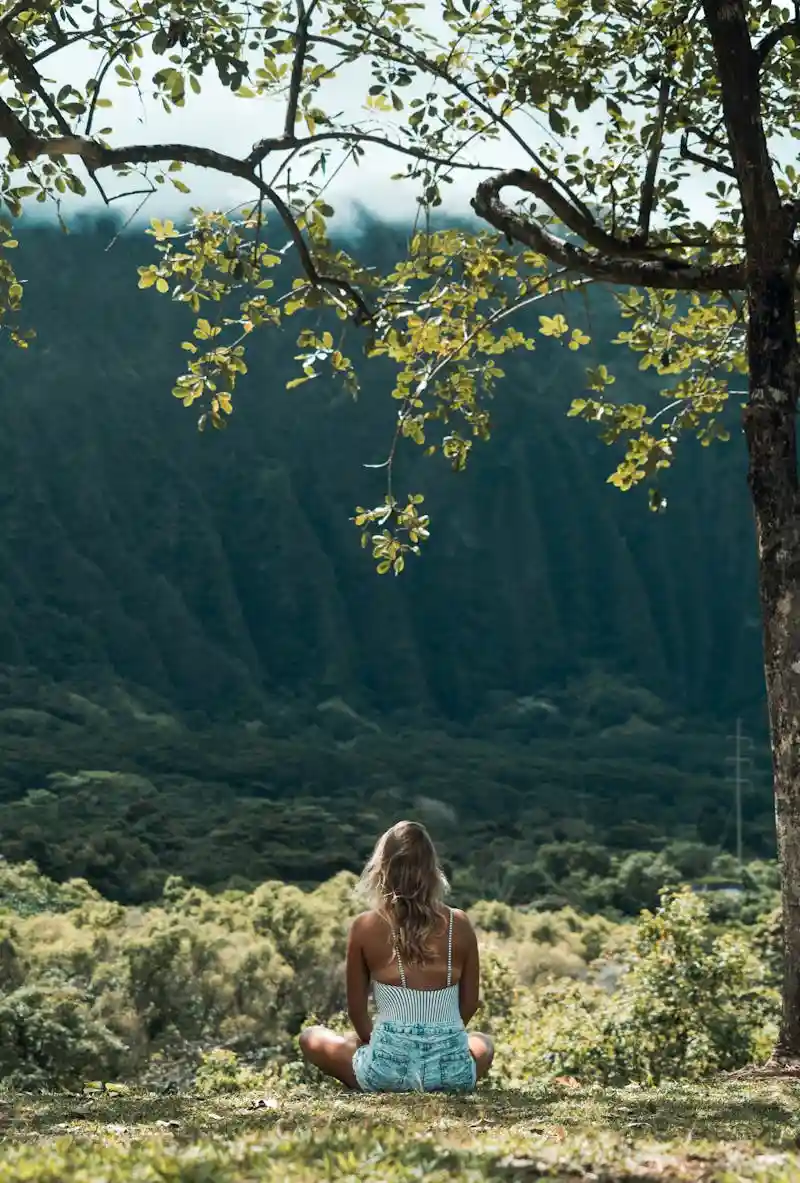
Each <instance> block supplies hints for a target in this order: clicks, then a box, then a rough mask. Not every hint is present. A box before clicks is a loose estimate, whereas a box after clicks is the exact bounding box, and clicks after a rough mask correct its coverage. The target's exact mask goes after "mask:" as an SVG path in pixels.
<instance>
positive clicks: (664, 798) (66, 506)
mask: <svg viewBox="0 0 800 1183" xmlns="http://www.w3.org/2000/svg"><path fill="white" fill-rule="evenodd" d="M370 233H371V235H372V239H373V243H372V248H373V251H374V256H375V258H376V259H377V260H378V261H379V262H380V259H381V252H383V253H384V254H386V255H388V252H389V250H390V248H391V238H392V237H393V235H394V234H395V232H393V231H388V230H381V229H379V228H373V229H372V230H371V231H370ZM112 234H113V227H109V226H105V227H103V226H94V227H89V228H87V229H86V230H85V231H83V232H81V233H74V234H71V235H68V236H65V235H63V234H62V233H60V232H59V231H58V230H57V229H55V228H52V229H45V228H41V229H36V228H34V229H29V230H28V231H27V232H26V233H25V234H23V235H22V237H21V245H20V249H19V252H18V255H19V259H18V263H17V265H18V268H19V271H20V273H21V274H22V275H24V276H25V278H26V280H27V290H26V294H25V307H26V315H27V316H28V317H29V318H30V320H31V322H32V323H34V324H35V325H36V327H37V330H38V337H37V339H36V341H35V342H34V343H33V345H32V346H31V348H30V349H29V350H27V351H19V350H12V349H10V348H5V349H4V351H3V368H2V380H1V381H2V408H3V418H2V432H0V570H1V571H2V579H0V854H4V855H5V856H6V857H7V858H10V859H14V860H20V859H25V858H33V859H35V860H36V861H37V862H38V863H39V864H40V865H41V867H42V869H43V870H44V871H45V872H46V873H48V874H51V875H53V876H55V877H57V878H65V877H68V876H70V875H76V874H77V875H86V876H87V877H88V878H89V879H90V880H91V881H92V882H93V883H94V884H95V885H97V886H98V887H99V888H100V889H101V890H103V891H105V892H106V893H108V894H111V895H112V896H114V897H115V898H120V899H127V900H139V899H146V898H152V897H153V896H154V895H155V896H157V895H158V893H159V892H160V890H161V886H162V885H163V883H164V880H165V878H166V877H167V876H168V875H169V874H172V873H177V874H181V875H184V876H186V877H187V878H188V879H191V880H193V881H195V882H201V883H204V884H207V885H209V886H219V885H221V884H224V883H226V882H230V881H231V879H232V878H233V879H235V880H237V881H242V882H245V883H254V882H259V881H260V880H262V879H265V878H269V877H276V878H278V877H280V878H285V879H291V880H294V881H300V882H305V883H313V882H319V881H320V880H322V879H324V878H326V877H327V876H329V875H330V874H332V873H334V872H335V871H336V870H338V869H340V868H342V867H348V868H349V869H352V870H355V869H357V867H358V865H359V861H360V860H361V859H362V858H363V857H364V855H365V854H366V851H367V850H368V848H369V845H370V843H371V842H372V841H373V840H374V836H375V833H376V832H377V831H378V830H379V829H380V828H381V827H382V826H384V825H387V824H390V823H391V822H392V821H394V820H397V817H398V815H400V814H403V813H408V812H411V811H414V812H415V813H417V814H420V815H422V816H424V817H425V818H426V820H427V821H428V822H429V824H430V825H431V826H432V828H433V830H434V832H435V833H436V836H437V838H439V839H440V841H441V842H442V846H443V850H444V853H445V855H446V857H448V858H451V859H453V860H454V864H455V865H456V866H457V867H460V875H461V878H460V887H459V890H460V891H461V893H462V895H466V897H472V898H474V897H475V896H477V895H491V894H494V895H500V896H503V897H505V898H512V899H515V900H518V901H521V902H524V901H526V900H529V899H531V898H533V897H536V898H538V897H540V896H541V895H542V893H543V892H544V893H545V894H547V893H548V892H551V891H552V890H553V887H554V885H556V886H557V888H558V892H560V893H562V894H561V895H558V894H557V897H556V898H558V899H560V898H562V895H563V892H565V891H566V893H567V894H566V896H564V897H563V898H566V899H569V900H571V901H573V902H577V903H579V904H580V903H581V902H583V903H585V904H586V906H591V907H599V906H605V905H606V904H608V903H609V901H611V903H612V904H613V905H614V906H615V907H620V908H623V909H628V910H631V909H632V910H634V911H635V909H636V908H637V907H639V906H641V905H642V902H646V901H648V900H650V899H651V898H652V899H654V898H655V896H654V895H653V893H654V892H655V891H657V889H658V888H659V887H660V886H661V885H662V883H663V882H664V881H665V878H664V876H665V875H666V876H667V878H668V877H669V874H670V873H671V872H670V871H669V870H666V871H665V867H664V865H663V864H662V863H659V862H658V861H656V863H654V864H653V865H652V866H651V865H650V863H648V862H647V860H645V862H644V863H641V862H638V863H637V862H636V861H635V860H636V858H637V857H638V856H632V857H633V858H634V861H633V862H628V861H626V859H627V852H630V851H637V850H648V849H649V850H650V851H651V852H653V851H658V850H659V849H660V848H661V847H662V846H663V845H664V843H666V842H668V841H670V840H674V839H678V840H681V841H683V842H686V841H688V842H690V843H691V842H697V841H700V842H702V843H705V844H706V845H707V846H722V847H723V848H727V849H728V850H730V849H731V846H732V843H733V836H734V827H733V823H732V792H731V787H730V784H728V783H726V780H725V777H726V772H727V771H729V768H726V763H725V761H726V757H728V756H730V754H731V752H732V748H731V746H730V744H729V743H728V742H727V740H726V735H727V734H729V733H730V732H731V730H732V729H733V725H734V721H735V719H736V717H737V716H742V717H743V718H744V722H745V728H746V730H747V731H748V732H749V733H750V734H751V735H756V736H757V735H759V734H760V735H762V736H763V709H762V699H763V696H762V675H761V670H760V656H759V649H760V645H759V631H758V619H757V611H758V609H757V597H756V591H755V579H754V573H755V564H754V559H753V549H754V544H753V539H752V534H751V525H750V514H749V509H748V502H747V491H746V486H745V474H744V463H743V449H742V448H741V447H740V446H739V442H738V441H737V440H734V441H733V442H732V443H730V444H728V445H717V446H715V447H712V448H710V449H708V450H707V451H702V450H701V449H700V448H698V447H694V446H693V445H692V444H691V443H690V442H689V443H687V444H686V446H685V450H683V451H682V452H681V453H680V456H679V462H678V465H677V466H676V469H675V471H674V472H672V473H670V474H668V481H667V492H668V494H669V510H668V512H667V513H666V514H665V515H663V516H654V515H652V514H650V513H649V512H648V511H647V509H646V506H645V504H644V501H643V498H642V497H640V496H637V495H635V494H629V495H622V494H620V493H618V492H617V491H616V490H614V489H613V488H611V487H610V486H608V485H607V484H606V483H605V478H606V476H607V475H608V472H609V471H610V470H611V468H612V458H611V455H610V454H609V451H608V449H606V448H605V447H604V446H603V445H602V444H600V443H599V442H598V441H597V440H596V439H595V437H594V436H593V434H592V432H591V430H590V429H589V428H587V427H586V426H585V425H581V424H578V423H576V422H574V421H571V420H568V419H567V418H566V416H565V412H566V409H567V407H568V405H569V402H570V399H571V398H572V397H574V396H575V395H576V394H578V393H580V391H581V389H582V376H583V367H584V366H585V365H587V364H597V363H598V361H599V360H604V361H607V362H608V363H609V364H610V365H612V366H613V367H614V370H615V372H616V373H617V374H618V375H619V383H620V386H621V385H622V384H623V383H627V384H633V383H643V381H644V380H645V379H646V378H647V375H645V376H644V377H643V376H641V375H640V374H639V373H638V371H637V369H636V364H635V359H633V358H632V357H631V356H630V355H628V354H626V353H625V352H624V350H622V349H621V348H616V349H613V348H612V347H611V346H609V345H608V340H609V339H610V336H611V335H612V334H613V333H614V332H615V331H616V328H617V323H618V322H617V321H616V316H615V313H614V311H613V308H612V306H611V303H610V301H609V300H608V297H607V296H603V295H602V293H597V294H596V295H593V296H592V298H591V300H590V302H589V305H588V308H587V309H586V313H587V314H588V321H587V320H584V323H585V325H586V327H587V328H588V330H589V331H590V332H592V333H593V335H594V338H595V341H594V342H593V344H592V345H591V346H589V347H587V349H586V350H585V351H584V352H583V353H581V354H580V355H576V354H574V353H570V352H569V351H568V350H566V349H564V348H561V347H560V346H559V345H558V344H556V343H554V342H552V341H549V340H547V339H545V338H542V339H541V347H540V348H539V349H538V350H537V351H536V352H535V353H534V354H532V355H531V354H525V355H524V356H522V355H521V356H520V357H519V358H514V357H512V358H508V359H504V362H505V363H506V364H505V369H506V371H507V378H506V380H505V381H504V382H503V383H502V385H501V388H500V394H499V397H498V398H497V399H496V405H495V407H494V431H493V438H492V441H491V442H490V443H489V444H486V445H480V446H477V447H476V449H475V451H474V454H473V458H472V460H471V462H470V464H469V466H468V468H467V471H466V472H465V473H463V474H458V475H456V474H454V473H452V472H450V471H449V469H448V467H447V465H446V464H445V463H444V462H443V461H441V460H440V459H438V458H429V459H426V458H425V457H424V456H423V455H422V453H421V451H420V450H419V449H416V448H414V447H413V446H411V445H409V446H408V448H407V449H406V450H404V451H403V452H402V453H401V457H400V461H399V472H398V476H397V487H398V491H399V492H405V491H411V490H413V491H420V490H421V491H424V492H425V493H426V496H427V501H426V508H429V509H430V513H431V515H432V519H433V530H432V537H431V540H430V542H429V543H428V544H427V545H426V550H425V553H424V554H423V555H422V556H421V557H420V558H419V559H416V560H414V561H413V562H411V563H410V564H409V565H408V566H407V568H406V571H405V572H404V573H403V576H402V577H401V578H399V579H394V578H390V577H386V578H380V577H379V576H377V575H376V574H375V571H374V565H373V563H372V561H371V559H370V556H369V553H368V552H367V553H365V552H364V551H363V550H362V549H361V547H360V545H359V532H358V531H357V530H356V529H355V528H354V526H353V525H352V523H351V522H350V520H349V519H350V517H351V515H352V513H353V510H354V507H355V506H356V505H357V504H362V505H370V504H375V503H377V501H378V499H379V498H380V497H381V494H382V485H381V480H382V474H381V473H380V472H376V471H375V470H370V469H367V468H365V467H364V464H365V463H374V462H376V461H379V460H381V459H382V458H383V457H384V456H385V455H386V451H387V448H388V445H389V441H390V439H391V435H392V430H393V415H394V413H395V408H396V404H395V403H394V402H393V401H392V400H391V399H390V397H389V389H390V386H389V382H388V376H387V374H386V372H385V371H381V370H380V369H379V368H377V367H376V368H375V369H374V370H369V371H367V373H368V375H369V377H368V379H367V380H366V381H365V385H364V391H363V394H362V396H361V397H360V399H359V400H358V401H357V402H353V401H352V400H351V399H350V398H349V397H348V396H347V395H345V394H343V393H342V392H341V391H340V390H337V389H334V388H332V387H330V386H326V385H325V384H324V383H323V382H319V383H316V382H315V383H309V384H307V385H304V386H301V387H299V388H298V389H295V390H291V391H287V390H286V389H285V384H286V380H287V379H288V378H289V377H291V376H293V375H294V373H295V372H296V371H295V370H294V369H293V366H294V365H295V364H296V363H295V362H294V361H293V354H294V353H295V352H296V351H295V349H294V346H293V342H292V340H290V339H288V338H280V337H279V336H278V335H277V334H275V333H273V334H272V335H270V334H269V333H264V334H263V335H260V336H256V335H254V337H253V339H252V341H251V342H250V350H249V355H248V356H249V362H250V367H251V372H250V374H249V375H248V376H247V378H246V379H244V380H243V381H242V383H241V386H240V388H239V390H238V397H237V406H236V411H235V414H234V415H233V417H232V420H231V424H230V427H229V429H228V431H227V432H225V433H223V434H219V433H216V432H209V433H205V434H202V435H201V434H199V433H198V432H197V431H196V429H195V416H194V415H193V413H192V412H191V411H188V410H185V409H184V408H183V407H182V406H181V405H180V403H179V402H178V401H177V400H176V399H174V398H173V397H172V396H171V394H170V391H171V388H172V383H173V380H174V377H175V376H176V374H177V373H178V372H179V371H180V367H181V365H182V361H183V355H182V353H181V350H180V341H181V339H182V337H184V336H185V335H186V332H187V325H186V323H185V321H184V320H183V318H182V310H181V309H179V308H176V307H175V306H173V305H171V304H170V302H169V301H168V300H167V299H164V298H161V297H158V296H156V295H155V294H154V293H152V292H142V291H139V290H138V288H137V274H136V267H137V265H138V264H141V263H145V262H147V261H148V259H149V249H150V244H149V240H148V239H146V238H145V237H144V236H142V235H139V234H129V235H123V236H122V237H121V238H120V239H119V240H118V241H117V242H116V244H115V245H114V246H113V249H111V250H106V247H107V245H108V243H109V240H110V238H111V237H112ZM540 310H543V306H542V305H540V306H539V308H537V312H538V311H540ZM732 414H733V415H735V408H732ZM755 754H756V764H755V767H754V768H753V770H752V772H751V775H750V780H751V782H752V783H751V785H749V786H747V787H746V791H745V794H744V817H745V845H746V848H747V850H748V852H749V853H751V854H753V855H759V856H764V855H769V854H770V853H771V851H772V849H773V847H772V842H773V832H772V809H771V796H770V786H769V775H768V764H767V760H766V752H765V751H764V749H763V747H762V748H761V749H759V750H758V751H757V752H756V753H755ZM553 844H555V846H554V845H553ZM682 849H683V848H682ZM609 852H615V853H614V854H613V858H614V860H616V861H614V862H613V864H612V862H611V861H610V857H611V856H610V855H609ZM649 857H650V856H649V855H648V858H649ZM658 857H660V856H658ZM669 857H670V858H674V859H675V860H677V861H676V862H675V873H678V872H680V873H681V874H699V873H704V870H708V867H709V866H710V859H711V858H712V857H713V854H708V855H707V854H703V853H702V852H701V853H700V854H699V855H698V854H696V853H692V851H691V850H683V853H680V854H674V855H670V856H669ZM691 868H694V870H692V869H691ZM570 884H572V887H570ZM576 893H577V894H576Z"/></svg>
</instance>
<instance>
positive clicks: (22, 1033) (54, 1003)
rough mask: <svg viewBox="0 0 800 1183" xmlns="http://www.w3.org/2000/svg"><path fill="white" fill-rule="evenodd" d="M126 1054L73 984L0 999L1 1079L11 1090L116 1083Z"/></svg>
mask: <svg viewBox="0 0 800 1183" xmlns="http://www.w3.org/2000/svg"><path fill="white" fill-rule="evenodd" d="M125 1050H126V1049H125V1046H124V1044H123V1043H122V1042H121V1040H119V1039H118V1038H117V1037H116V1036H115V1035H114V1034H113V1032H111V1031H110V1030H109V1028H108V1027H106V1026H105V1025H104V1024H103V1023H101V1022H99V1021H98V1020H97V1019H96V1018H95V1017H94V1016H93V1015H92V1011H91V1006H90V1004H89V1001H88V999H87V998H86V997H85V996H84V995H83V994H82V993H81V991H79V990H77V989H75V988H74V987H72V986H65V985H52V986H47V985H41V984H36V985H29V986H22V987H20V988H19V989H17V990H14V991H12V993H10V994H8V995H6V996H5V997H4V998H0V1076H2V1077H3V1079H4V1082H5V1084H6V1085H8V1086H9V1087H11V1088H58V1087H66V1088H68V1087H71V1086H74V1085H76V1084H79V1083H81V1082H83V1081H84V1080H85V1078H86V1076H87V1075H90V1076H92V1077H100V1078H102V1079H104V1080H113V1079H115V1077H116V1076H117V1075H118V1072H119V1069H120V1065H121V1063H122V1061H123V1057H124V1054H125Z"/></svg>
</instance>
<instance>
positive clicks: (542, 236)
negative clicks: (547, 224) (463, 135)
mask: <svg viewBox="0 0 800 1183" xmlns="http://www.w3.org/2000/svg"><path fill="white" fill-rule="evenodd" d="M528 176H530V174H529V173H523V172H521V170H519V169H512V170H510V171H509V172H505V173H500V174H498V175H497V176H495V177H491V178H489V179H488V180H486V181H481V183H480V184H479V185H478V188H477V190H476V192H475V196H474V197H473V199H472V208H473V209H474V211H475V213H476V214H477V215H478V217H480V218H483V219H484V221H486V222H488V223H489V224H490V225H491V226H494V227H495V229H496V230H499V231H500V232H501V233H503V234H505V235H506V236H507V237H508V238H509V239H510V240H512V241H514V242H519V243H522V244H523V245H524V246H527V247H530V248H531V250H534V251H537V252H538V253H539V254H542V255H545V257H546V258H548V259H549V260H550V261H551V262H552V263H555V264H556V265H557V266H559V267H565V268H567V269H568V270H569V271H576V272H578V273H579V274H581V275H585V276H589V277H590V278H592V279H597V280H601V281H604V282H606V283H613V284H622V285H625V286H634V287H646V288H662V289H666V290H668V291H695V292H716V291H722V292H727V291H737V290H740V289H741V288H743V287H744V286H745V269H744V266H743V265H742V264H738V263H732V264H718V265H716V266H709V265H704V264H700V263H686V262H684V261H682V260H678V259H670V258H657V259H652V258H651V259H642V258H635V257H634V258H631V257H627V258H625V257H620V255H618V254H611V255H609V254H606V253H603V252H600V251H598V252H597V253H592V252H590V251H587V250H585V249H584V248H583V247H576V246H573V245H572V244H571V243H568V242H565V241H563V239H560V238H556V236H555V235H554V234H551V233H550V232H549V231H547V230H545V229H543V227H541V226H538V225H537V224H536V223H535V222H532V221H531V220H530V219H528V218H525V217H524V216H522V215H521V214H519V213H517V212H516V211H515V210H512V209H510V208H509V207H508V206H506V205H504V204H503V202H502V201H501V200H500V194H501V193H502V191H503V189H505V188H507V187H509V186H515V187H520V186H519V179H520V177H523V178H525V177H528ZM554 212H555V211H554ZM603 233H605V232H603ZM606 239H607V240H610V241H611V242H612V243H614V244H616V243H617V242H618V241H619V240H617V239H613V238H612V237H611V236H610V235H607V236H606ZM587 241H588V240H587ZM624 245H627V244H624Z"/></svg>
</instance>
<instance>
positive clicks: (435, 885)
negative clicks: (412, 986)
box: [360, 821, 450, 965]
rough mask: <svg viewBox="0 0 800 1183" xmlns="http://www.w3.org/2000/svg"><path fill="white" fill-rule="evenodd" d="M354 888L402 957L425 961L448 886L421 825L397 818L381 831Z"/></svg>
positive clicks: (413, 961) (427, 959)
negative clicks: (392, 935) (382, 920)
mask: <svg viewBox="0 0 800 1183" xmlns="http://www.w3.org/2000/svg"><path fill="white" fill-rule="evenodd" d="M360 889H361V893H362V894H363V895H364V896H366V898H367V899H368V901H369V902H370V904H371V905H372V907H373V908H375V909H376V910H377V911H378V912H381V913H382V914H383V915H384V916H385V917H386V919H387V920H388V921H389V923H390V924H391V926H392V928H393V930H394V933H395V939H396V941H397V947H398V949H399V952H400V956H401V957H402V958H403V960H404V961H407V962H409V963H410V964H412V965H426V964H427V963H428V962H429V961H430V960H431V949H430V944H431V937H432V936H433V934H434V932H435V930H436V928H437V926H438V925H439V924H440V923H441V912H440V911H439V907H440V905H441V902H442V900H443V899H444V897H445V895H446V894H447V892H448V891H449V890H450V885H449V883H448V882H447V879H446V878H445V875H444V872H443V871H442V868H441V867H440V866H439V859H438V856H437V854H436V847H435V846H434V845H433V842H432V841H431V837H430V835H429V833H428V831H427V830H426V829H425V827H424V826H422V825H420V824H419V822H407V821H403V822H398V823H397V825H395V826H392V828H391V829H390V830H387V831H386V833H385V834H382V835H381V837H380V838H379V839H378V841H377V842H376V844H375V849H374V850H373V852H372V855H371V857H370V859H369V862H368V863H367V865H366V866H365V867H364V870H363V872H362V874H361V881H360Z"/></svg>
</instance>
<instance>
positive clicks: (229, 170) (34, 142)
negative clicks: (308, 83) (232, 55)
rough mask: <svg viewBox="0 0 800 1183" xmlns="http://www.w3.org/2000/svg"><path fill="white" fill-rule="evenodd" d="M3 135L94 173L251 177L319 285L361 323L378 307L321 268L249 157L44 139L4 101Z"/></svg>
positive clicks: (18, 151) (19, 147) (23, 149)
mask: <svg viewBox="0 0 800 1183" xmlns="http://www.w3.org/2000/svg"><path fill="white" fill-rule="evenodd" d="M0 135H3V136H6V138H7V139H8V140H9V141H10V142H11V145H12V148H13V150H14V154H15V155H16V156H17V157H18V158H19V160H20V161H21V163H23V164H25V163H28V162H29V161H32V160H36V159H37V158H38V157H40V156H47V157H49V158H51V159H52V158H56V157H59V156H77V157H79V158H80V159H81V160H82V161H83V162H84V164H85V165H86V167H87V168H88V169H89V170H90V172H99V171H100V169H104V168H117V169H125V168H131V167H132V166H134V165H138V164H164V163H166V162H173V161H180V162H181V163H182V164H192V165H194V166H195V167H197V168H206V169H211V170H212V171H214V172H218V173H225V174H226V175H227V176H231V177H238V178H239V179H241V180H243V181H247V183H248V184H250V185H252V186H253V187H254V188H255V189H256V190H257V191H258V192H259V193H260V194H262V195H263V196H264V197H266V198H267V200H268V201H270V202H271V203H272V205H273V207H274V208H275V210H276V212H277V214H278V216H279V218H280V219H281V221H282V222H283V224H284V226H285V227H286V229H287V231H288V232H289V236H290V238H291V239H292V242H293V243H294V245H295V248H296V249H297V253H298V255H299V256H300V262H301V264H302V267H303V270H304V271H305V273H306V275H307V277H308V280H309V283H311V284H312V285H313V286H314V287H318V288H326V289H327V290H328V291H330V292H338V294H339V295H340V296H343V297H345V298H346V299H347V300H349V301H350V302H351V303H352V304H353V305H354V307H355V319H356V322H357V323H358V324H366V323H367V322H369V321H371V320H372V318H373V313H372V310H371V309H370V307H369V305H368V304H367V303H366V301H365V300H364V297H363V296H362V295H361V293H360V292H359V291H358V290H357V289H356V288H355V287H354V286H353V284H351V283H350V281H349V280H347V279H340V278H338V277H337V276H332V275H325V274H323V273H322V272H320V271H319V270H318V269H317V265H316V263H315V262H314V258H313V256H312V254H311V250H310V249H309V246H308V243H307V242H306V240H305V238H304V237H303V234H302V231H301V230H300V227H299V226H298V225H297V222H296V221H295V219H294V216H293V214H292V211H291V210H290V208H289V206H288V205H287V204H286V202H285V201H284V200H283V198H282V197H281V196H280V194H279V193H277V192H276V190H275V189H274V188H273V186H272V185H270V184H268V183H267V182H266V181H264V180H263V179H262V178H261V177H260V176H258V174H257V173H256V172H255V171H254V169H253V166H252V165H251V164H250V162H249V161H248V160H240V159H239V158H238V157H236V156H228V155H227V154H226V153H224V152H215V151H214V150H213V149H212V148H199V147H195V146H193V145H191V144H129V145H127V146H126V147H124V148H107V147H105V146H104V145H102V144H99V143H98V142H97V141H96V140H91V139H87V138H86V137H85V136H80V135H74V134H70V135H68V136H53V137H51V138H49V139H41V138H39V137H37V136H35V135H33V133H32V132H31V131H30V130H29V129H28V128H26V127H25V125H24V124H23V123H22V122H21V120H19V119H18V118H17V116H16V115H15V114H14V112H13V111H11V109H10V108H9V107H8V106H7V104H6V103H4V102H3V100H2V99H0ZM12 137H13V139H12Z"/></svg>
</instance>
